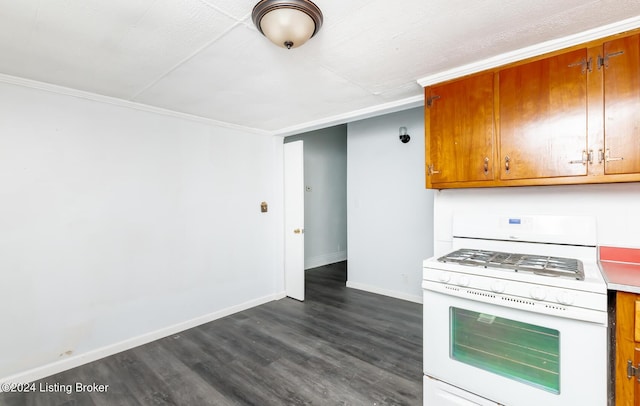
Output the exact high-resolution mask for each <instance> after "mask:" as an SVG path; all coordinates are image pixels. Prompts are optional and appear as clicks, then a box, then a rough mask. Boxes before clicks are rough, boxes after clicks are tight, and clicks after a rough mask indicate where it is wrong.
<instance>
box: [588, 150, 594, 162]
mask: <svg viewBox="0 0 640 406" xmlns="http://www.w3.org/2000/svg"><path fill="white" fill-rule="evenodd" d="M587 160H588V161H589V165H593V150H592V149H590V150H589V154H587Z"/></svg>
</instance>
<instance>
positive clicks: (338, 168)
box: [285, 125, 347, 269]
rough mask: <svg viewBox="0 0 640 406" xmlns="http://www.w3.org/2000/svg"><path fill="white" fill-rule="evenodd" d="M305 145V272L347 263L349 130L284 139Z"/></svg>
mask: <svg viewBox="0 0 640 406" xmlns="http://www.w3.org/2000/svg"><path fill="white" fill-rule="evenodd" d="M297 140H303V141H304V182H305V187H306V189H305V199H304V213H305V214H304V222H305V225H304V227H305V237H304V238H305V240H304V250H305V254H304V256H305V261H304V262H305V269H309V268H315V267H318V266H322V265H326V264H331V263H334V262H338V261H344V260H346V259H347V126H346V125H339V126H335V127H330V128H325V129H321V130H316V131H311V132H307V133H303V134H299V135H295V136H290V137H287V138H285V143H286V142H292V141H297Z"/></svg>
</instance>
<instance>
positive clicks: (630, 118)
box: [603, 35, 640, 175]
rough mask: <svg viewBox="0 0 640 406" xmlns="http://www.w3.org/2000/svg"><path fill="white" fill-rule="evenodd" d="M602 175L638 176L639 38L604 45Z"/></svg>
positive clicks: (622, 39) (639, 145) (639, 159)
mask: <svg viewBox="0 0 640 406" xmlns="http://www.w3.org/2000/svg"><path fill="white" fill-rule="evenodd" d="M603 53H604V56H603V57H604V59H603V63H604V67H603V70H604V115H605V120H604V126H605V130H604V137H605V138H604V143H605V145H604V147H605V151H604V160H605V167H604V171H605V174H607V175H611V174H624V173H640V36H638V35H634V36H631V37H627V38H621V39H617V40H614V41H611V42H607V43H605V44H604V49H603Z"/></svg>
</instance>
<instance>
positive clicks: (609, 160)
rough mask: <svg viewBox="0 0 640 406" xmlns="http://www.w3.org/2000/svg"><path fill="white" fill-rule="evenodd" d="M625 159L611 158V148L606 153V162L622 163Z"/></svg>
mask: <svg viewBox="0 0 640 406" xmlns="http://www.w3.org/2000/svg"><path fill="white" fill-rule="evenodd" d="M623 159H624V158H623V157H615V158H611V152H610V151H609V148H607V150H606V152H605V153H604V161H605V162H611V161H622V160H623Z"/></svg>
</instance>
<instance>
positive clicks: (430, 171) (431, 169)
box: [429, 164, 440, 175]
mask: <svg viewBox="0 0 640 406" xmlns="http://www.w3.org/2000/svg"><path fill="white" fill-rule="evenodd" d="M437 173H440V171H436V170H434V169H433V164H430V165H429V175H435V174H437Z"/></svg>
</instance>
